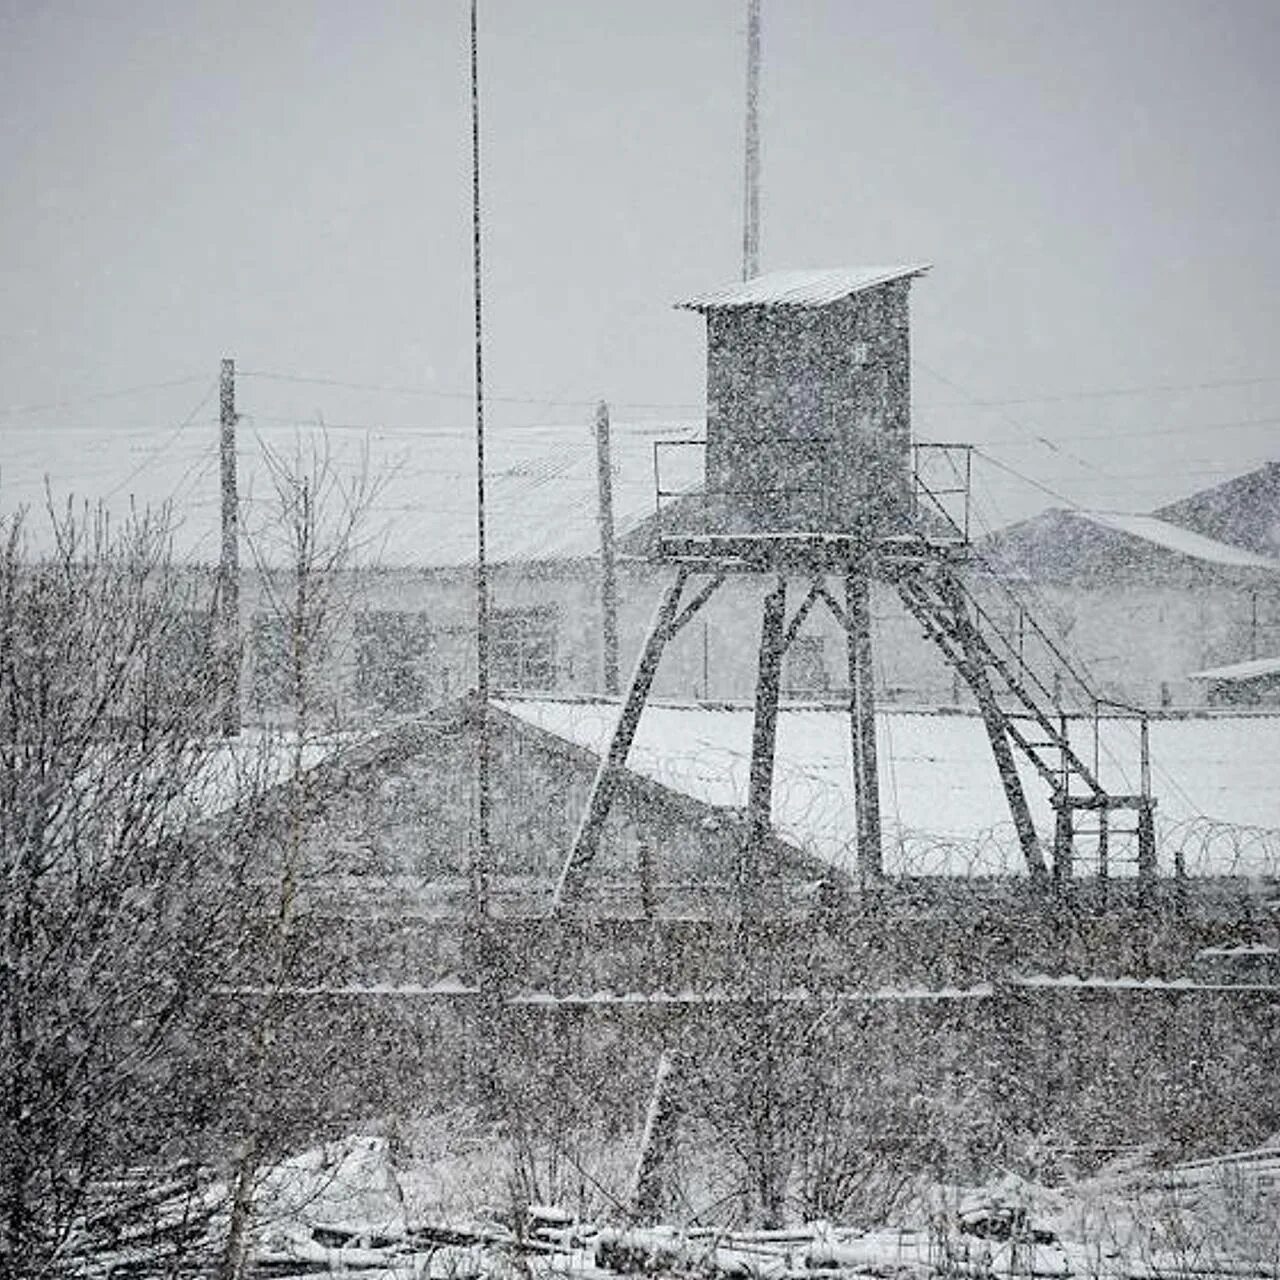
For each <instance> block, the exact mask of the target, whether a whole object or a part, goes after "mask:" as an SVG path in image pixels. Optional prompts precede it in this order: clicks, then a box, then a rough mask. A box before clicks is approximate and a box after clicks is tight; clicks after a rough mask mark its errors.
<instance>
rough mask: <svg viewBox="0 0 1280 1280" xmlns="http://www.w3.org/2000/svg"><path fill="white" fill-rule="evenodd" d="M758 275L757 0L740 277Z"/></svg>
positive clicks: (750, 19) (750, 44) (750, 27)
mask: <svg viewBox="0 0 1280 1280" xmlns="http://www.w3.org/2000/svg"><path fill="white" fill-rule="evenodd" d="M759 274H760V0H747V130H746V164H745V171H744V191H743V219H742V278H743V279H744V280H750V279H751V277H752V276H756V275H759Z"/></svg>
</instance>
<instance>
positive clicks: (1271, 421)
mask: <svg viewBox="0 0 1280 1280" xmlns="http://www.w3.org/2000/svg"><path fill="white" fill-rule="evenodd" d="M1277 423H1280V416H1272V417H1266V418H1234V419H1232V420H1230V421H1228V422H1198V423H1196V422H1193V423H1188V424H1184V425H1182V426H1177V427H1143V428H1141V429H1140V430H1137V431H1129V430H1124V431H1103V432H1091V433H1089V434H1086V435H1067V436H1064V435H1055V436H1054V439H1055V440H1058V441H1062V440H1070V441H1072V442H1073V443H1078V442H1084V441H1096V440H1118V441H1123V440H1139V439H1145V438H1148V437H1152V436H1177V435H1192V434H1194V433H1196V432H1198V431H1238V430H1243V429H1245V428H1248V427H1270V426H1275V425H1276V424H1277ZM1040 443H1043V441H1042V440H1040V439H1039V437H1035V438H1033V439H1028V438H1027V437H1026V436H1016V437H1015V436H1007V437H1005V438H1004V439H1002V440H984V441H983V444H984V445H987V446H991V445H1014V444H1040Z"/></svg>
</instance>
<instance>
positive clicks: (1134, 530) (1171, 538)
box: [1072, 511, 1280, 571]
mask: <svg viewBox="0 0 1280 1280" xmlns="http://www.w3.org/2000/svg"><path fill="white" fill-rule="evenodd" d="M1072 514H1074V515H1076V516H1078V517H1080V518H1081V519H1083V520H1089V521H1091V522H1092V523H1093V524H1096V525H1101V526H1102V527H1103V528H1106V529H1114V530H1115V531H1116V532H1118V533H1127V534H1128V535H1129V536H1130V537H1133V538H1141V539H1142V540H1143V541H1144V542H1150V543H1153V544H1154V545H1155V546H1158V547H1164V548H1165V549H1166V550H1167V551H1176V552H1178V554H1179V555H1184V556H1190V557H1191V558H1192V559H1193V560H1206V561H1208V562H1209V563H1211V564H1222V565H1230V566H1232V567H1233V568H1238V569H1271V570H1273V571H1280V560H1272V559H1270V558H1268V557H1267V556H1260V555H1258V554H1256V553H1255V552H1253V551H1246V550H1245V549H1244V548H1243V547H1233V546H1230V545H1229V544H1228V543H1225V542H1216V541H1214V539H1212V538H1206V537H1205V536H1204V534H1202V533H1195V532H1193V531H1192V530H1191V529H1184V528H1182V527H1181V526H1180V525H1176V524H1170V523H1169V522H1168V521H1167V520H1161V519H1159V518H1157V517H1156V516H1146V515H1130V514H1127V513H1125V512H1120V511H1077V512H1073V513H1072Z"/></svg>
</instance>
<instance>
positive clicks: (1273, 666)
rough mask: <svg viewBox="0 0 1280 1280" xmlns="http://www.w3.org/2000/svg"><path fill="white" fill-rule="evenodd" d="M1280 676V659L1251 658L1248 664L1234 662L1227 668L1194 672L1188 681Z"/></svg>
mask: <svg viewBox="0 0 1280 1280" xmlns="http://www.w3.org/2000/svg"><path fill="white" fill-rule="evenodd" d="M1276 675H1280V657H1276V658H1250V659H1249V661H1248V662H1233V663H1230V664H1229V665H1228V666H1225V667H1209V668H1207V669H1206V670H1204V671H1193V672H1191V674H1190V675H1189V676H1187V679H1188V680H1228V681H1235V680H1256V679H1258V677H1259V676H1276Z"/></svg>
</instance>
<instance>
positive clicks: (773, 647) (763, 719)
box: [743, 577, 787, 900]
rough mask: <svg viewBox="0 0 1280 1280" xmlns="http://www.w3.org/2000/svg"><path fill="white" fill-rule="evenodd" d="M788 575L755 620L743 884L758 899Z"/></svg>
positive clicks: (764, 868)
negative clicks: (756, 662)
mask: <svg viewBox="0 0 1280 1280" xmlns="http://www.w3.org/2000/svg"><path fill="white" fill-rule="evenodd" d="M786 611H787V581H786V579H785V578H783V577H780V578H779V579H778V581H777V584H776V585H775V586H774V588H773V590H771V591H770V592H769V594H768V595H767V596H765V598H764V611H763V615H762V617H761V622H760V666H759V670H758V672H757V675H756V706H755V719H754V721H753V723H752V728H751V778H750V783H749V787H748V791H747V826H748V830H747V847H746V850H745V863H744V866H743V881H744V883H743V888H744V890H745V892H746V894H747V895H748V897H749V898H755V899H757V900H758V899H759V897H760V895H761V891H762V890H763V888H764V886H765V881H766V880H768V881H770V882H772V881H773V880H774V879H775V874H774V873H775V872H776V870H777V868H775V867H772V866H769V865H768V863H767V860H766V850H767V849H768V848H769V842H770V839H771V836H772V826H773V763H774V755H775V753H776V749H777V742H778V697H779V692H780V689H781V684H782V658H783V655H784V654H785V652H786V639H787V636H786Z"/></svg>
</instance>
